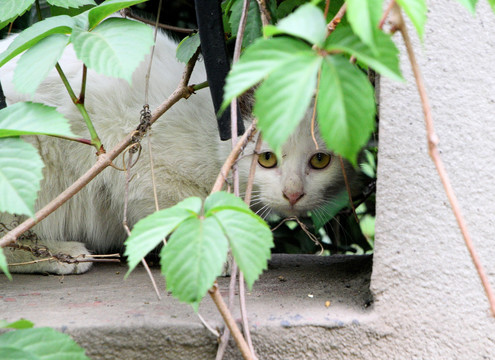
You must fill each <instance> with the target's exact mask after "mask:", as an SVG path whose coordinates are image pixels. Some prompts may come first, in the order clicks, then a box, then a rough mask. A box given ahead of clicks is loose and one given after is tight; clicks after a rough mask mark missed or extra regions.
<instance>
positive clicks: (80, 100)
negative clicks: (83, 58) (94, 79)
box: [77, 64, 88, 104]
mask: <svg viewBox="0 0 495 360" xmlns="http://www.w3.org/2000/svg"><path fill="white" fill-rule="evenodd" d="M87 77H88V68H87V66H86V64H83V71H82V80H81V92H80V93H79V98H78V99H77V102H78V103H79V104H84V101H85V100H86V80H87Z"/></svg>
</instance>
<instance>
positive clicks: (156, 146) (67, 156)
mask: <svg viewBox="0 0 495 360" xmlns="http://www.w3.org/2000/svg"><path fill="white" fill-rule="evenodd" d="M10 41H11V39H10V40H4V41H2V42H0V51H3V50H4V49H5V48H6V47H7V45H8V43H10ZM175 49H176V44H175V43H174V42H173V41H171V40H170V39H168V38H167V37H166V36H165V35H163V34H159V35H158V39H157V44H156V50H155V55H154V59H153V66H152V71H151V80H150V88H149V94H150V95H149V97H150V98H149V104H150V109H154V108H155V107H156V106H157V105H159V104H160V103H161V102H162V101H163V100H164V99H165V98H167V97H168V96H169V95H170V94H171V93H172V92H173V90H174V89H175V88H176V86H177V84H178V82H179V80H180V77H181V75H182V71H183V68H184V65H183V64H181V63H179V62H178V61H177V60H176V58H175ZM148 61H149V57H146V59H145V61H143V63H141V65H140V66H139V67H138V69H137V70H136V71H135V73H134V75H133V82H132V86H129V85H128V84H127V83H126V82H125V81H124V80H119V79H113V78H109V77H105V76H102V75H99V74H96V73H94V72H93V71H91V70H89V71H88V82H87V91H86V94H87V95H86V102H85V104H86V108H87V110H88V113H89V115H90V117H91V119H92V121H93V123H94V125H95V128H96V129H97V131H98V135H99V136H100V138H101V140H102V142H103V144H104V146H105V148H106V149H111V148H112V147H113V146H114V145H116V144H117V143H118V142H119V141H120V140H121V139H122V138H123V137H124V136H125V135H126V134H128V133H129V132H131V131H132V130H134V129H135V128H136V126H137V124H138V123H139V115H140V111H141V109H142V106H143V103H144V88H145V73H146V70H147V64H148ZM60 64H61V67H62V69H63V70H64V72H65V74H66V76H67V78H68V80H69V82H70V83H71V85H72V87H73V89H74V91H75V92H76V93H78V92H79V89H80V84H81V77H82V64H81V63H80V61H79V60H77V59H76V57H75V54H74V51H73V49H72V48H71V47H69V48H67V49H66V51H65V53H64V56H63V58H62V59H61V61H60ZM14 68H15V61H11V62H10V63H8V64H6V65H5V66H4V67H2V68H0V81H1V84H2V86H3V89H4V92H5V94H6V97H7V103H8V104H13V103H15V102H18V101H26V100H32V101H36V102H42V103H45V104H48V105H52V106H55V107H57V108H58V110H59V111H60V112H62V113H63V114H65V116H66V117H67V118H68V119H69V120H70V122H71V127H72V130H73V132H74V133H75V134H77V135H78V136H82V137H85V138H89V133H88V131H87V130H86V127H85V124H84V121H83V120H82V117H81V115H80V114H79V112H78V110H77V109H76V107H75V106H74V105H73V104H72V102H71V100H70V98H69V95H67V93H66V91H65V88H64V87H63V85H62V82H61V80H60V78H59V76H58V74H57V73H56V72H55V71H53V72H51V73H50V74H49V76H48V77H47V79H46V80H45V81H44V82H43V83H42V84H41V86H40V87H39V89H38V91H37V93H36V95H35V96H34V98H33V99H30V98H29V97H28V96H25V95H21V94H19V93H17V92H16V91H15V89H14V87H13V84H12V76H13V71H14ZM205 80H206V75H205V70H204V66H203V63H202V62H199V63H197V64H196V67H195V70H194V72H193V75H192V78H191V81H190V83H193V84H194V83H200V82H203V81H205ZM308 121H309V120H308V119H306V120H305V121H303V122H302V124H301V126H299V128H298V129H297V131H296V132H295V134H294V135H293V136H292V137H291V138H290V140H289V141H288V142H287V144H286V145H285V146H284V147H283V151H282V153H283V159H282V161H281V165H280V166H279V167H277V168H274V169H265V168H263V167H261V166H258V168H257V172H256V177H255V185H256V187H255V194H256V195H255V197H256V196H257V197H258V199H259V200H261V201H262V203H261V204H259V205H257V207H258V208H261V207H262V206H263V205H264V204H267V205H268V206H269V207H270V208H271V209H273V210H274V211H275V212H278V213H281V214H283V215H303V214H305V213H306V212H307V211H308V210H311V209H314V208H315V207H318V206H320V205H321V204H322V203H324V202H325V201H327V200H328V199H329V197H331V196H333V195H335V192H336V189H339V190H340V189H342V186H343V185H342V184H343V183H342V176H341V170H340V165H339V164H338V161H336V160H337V159H336V158H335V159H332V162H331V164H330V166H328V167H327V168H326V169H324V170H314V169H312V168H311V167H310V166H309V159H310V158H311V156H312V155H313V154H315V153H316V152H317V150H316V148H315V145H314V143H313V141H312V139H311V136H310V133H309V126H308V124H309V122H308ZM26 140H28V141H30V142H31V143H33V144H34V145H36V146H37V147H38V149H39V151H40V154H41V156H42V158H43V160H44V163H45V168H44V172H43V174H44V180H43V182H42V186H41V191H40V193H39V198H38V201H37V205H36V208H41V207H42V206H43V205H45V204H46V203H48V202H49V201H50V200H52V199H53V198H54V197H55V196H56V195H58V194H59V193H60V192H62V191H63V190H64V189H65V188H67V187H68V186H69V185H70V184H71V183H73V182H74V181H75V180H76V179H77V178H78V177H79V176H80V175H82V174H83V173H84V172H85V171H86V170H87V169H88V168H89V167H90V166H91V165H92V164H93V163H94V162H95V160H96V157H95V149H94V148H93V147H90V146H87V145H83V144H79V143H76V142H71V141H66V140H61V139H57V138H52V137H46V136H43V137H42V136H40V137H29V138H28V137H26ZM151 142H152V149H153V150H152V152H153V156H154V163H155V173H156V179H157V186H158V197H159V203H160V207H161V208H166V207H169V206H172V205H174V204H176V203H177V202H178V201H180V200H182V199H184V198H186V197H189V196H200V197H205V196H207V195H208V193H209V191H210V190H211V187H212V185H213V182H214V180H215V179H216V176H217V174H218V172H219V169H220V166H221V164H222V163H223V161H224V159H225V158H226V156H227V154H228V152H229V149H230V142H224V143H222V142H221V141H220V140H219V137H218V131H217V125H216V119H215V114H214V110H213V105H212V102H211V98H210V94H209V91H208V90H200V91H198V92H197V94H194V95H192V96H191V97H190V98H189V99H187V100H181V101H180V102H179V103H177V104H176V105H175V106H173V107H172V108H171V109H170V110H169V111H168V112H167V113H166V114H165V115H164V116H163V117H162V118H160V119H159V120H158V121H157V122H156V123H155V124H154V125H153V127H152V132H151ZM253 147H254V144H250V145H249V147H248V148H247V149H246V150H245V156H244V157H243V158H242V160H241V161H239V167H240V172H241V179H245V178H247V174H248V171H249V166H250V163H251V156H252V152H253ZM319 147H320V150H319V151H322V150H321V149H325V147H324V145H323V143H322V142H321V140H319ZM147 149H148V147H147V144H146V140H145V141H143V151H142V154H141V157H140V159H139V161H138V162H137V164H136V165H135V167H134V168H133V169H132V173H133V174H135V175H136V176H135V177H134V178H133V180H132V181H131V183H130V187H129V207H128V213H127V219H128V223H129V225H130V226H132V225H134V224H135V223H136V222H137V221H138V220H139V219H141V218H142V217H144V216H146V215H148V214H150V213H152V212H153V211H154V201H153V191H152V185H151V183H152V182H151V173H150V163H149V157H148V151H147ZM263 151H269V148H268V147H267V145H266V144H265V145H263ZM324 151H327V150H324ZM115 164H116V165H117V166H122V157H121V156H119V157H118V158H117V159H116V161H115ZM124 184H125V174H124V173H123V172H120V171H117V170H115V169H113V168H108V169H106V170H104V171H103V172H102V173H101V174H100V175H99V176H97V177H96V178H95V179H94V180H93V181H92V182H91V183H90V184H89V185H88V186H86V187H85V188H84V189H82V190H81V191H80V193H78V194H77V195H76V196H74V198H73V199H71V200H70V201H69V202H67V203H66V204H64V205H63V206H62V207H61V208H60V209H58V210H57V211H56V212H55V213H53V214H52V215H50V216H49V217H48V218H46V219H45V220H44V221H42V222H41V223H40V224H38V225H37V226H36V227H35V228H34V231H35V232H36V234H37V235H38V236H39V238H40V239H41V241H42V242H45V243H46V242H48V243H49V244H50V246H51V248H50V250H51V251H52V252H57V251H61V250H64V251H68V252H69V254H71V255H79V254H80V253H88V251H87V250H86V248H85V247H84V246H81V244H80V243H75V242H82V243H85V244H86V245H87V247H88V248H89V249H91V251H94V252H98V253H105V252H108V251H110V250H115V249H117V250H119V249H121V247H122V244H123V241H124V240H125V233H124V230H123V226H122V219H123V208H124ZM284 191H286V192H291V191H292V192H294V191H300V192H303V193H304V194H305V195H304V196H303V197H302V198H301V199H300V200H299V201H298V202H297V203H296V204H295V205H294V206H292V205H290V204H289V202H288V200H287V199H285V198H284V196H283V192H284ZM0 220H4V218H3V217H0ZM0 235H1V233H0ZM67 241H70V242H71V243H69V244H67V243H66V245H65V246H63V242H67ZM70 244H72V245H70ZM67 246H68V248H67ZM62 247H63V249H62ZM6 252H7V256H8V259H9V262H10V263H12V262H19V261H20V257H19V255H16V253H19V251H16V252H11V251H8V250H7V251H6ZM88 268H89V266H88V265H87V264H84V265H82V266H81V264H80V265H79V266H78V267H74V266H67V265H64V264H57V263H50V264H49V266H48V265H47V266H45V267H43V263H39V264H36V266H34V265H32V266H25V267H24V268H23V267H11V270H12V271H22V272H44V271H46V272H53V273H74V272H76V273H80V272H84V271H86V270H87V269H88Z"/></svg>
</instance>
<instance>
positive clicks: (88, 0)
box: [46, 0, 96, 9]
mask: <svg viewBox="0 0 495 360" xmlns="http://www.w3.org/2000/svg"><path fill="white" fill-rule="evenodd" d="M46 1H47V2H48V3H49V4H50V5H53V6H59V7H63V8H64V9H68V8H78V7H81V6H84V5H96V3H95V2H94V0H46Z"/></svg>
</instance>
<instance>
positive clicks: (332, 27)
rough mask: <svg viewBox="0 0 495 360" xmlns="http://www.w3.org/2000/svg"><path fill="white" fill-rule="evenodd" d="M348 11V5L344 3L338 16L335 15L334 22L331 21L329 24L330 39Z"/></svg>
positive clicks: (328, 33)
mask: <svg viewBox="0 0 495 360" xmlns="http://www.w3.org/2000/svg"><path fill="white" fill-rule="evenodd" d="M346 10H347V3H344V4H343V5H342V6H341V7H340V9H339V11H337V14H335V16H334V17H333V19H332V21H330V22H329V23H328V25H327V37H328V35H330V34H331V33H332V32H333V31H334V30H335V28H336V27H337V25H339V24H340V22H341V21H342V18H343V17H344V14H345V12H346Z"/></svg>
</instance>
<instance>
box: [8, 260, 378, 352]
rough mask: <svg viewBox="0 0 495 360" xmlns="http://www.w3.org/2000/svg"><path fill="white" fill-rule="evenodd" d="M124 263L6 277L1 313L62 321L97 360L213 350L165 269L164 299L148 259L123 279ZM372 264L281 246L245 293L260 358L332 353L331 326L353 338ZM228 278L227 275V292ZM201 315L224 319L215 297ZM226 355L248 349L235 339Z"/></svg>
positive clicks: (363, 318) (363, 312) (367, 298)
mask: <svg viewBox="0 0 495 360" xmlns="http://www.w3.org/2000/svg"><path fill="white" fill-rule="evenodd" d="M126 271H127V268H126V267H125V266H124V265H108V264H99V265H98V266H96V267H95V268H94V269H92V270H91V271H90V272H89V273H87V274H84V275H80V276H65V277H60V276H41V275H20V274H14V281H13V282H8V281H7V280H6V279H5V278H4V277H3V278H2V279H1V280H0V314H2V315H1V316H2V318H6V319H7V320H9V321H13V320H17V319H19V318H20V317H24V318H27V319H29V320H31V321H33V322H34V323H35V324H36V326H53V327H56V328H58V329H61V330H62V331H64V332H67V333H69V334H71V335H73V337H74V338H75V339H76V340H77V341H78V342H79V343H80V344H81V345H82V346H83V347H84V348H85V349H87V353H88V355H89V356H91V357H92V358H93V359H212V358H214V354H215V351H216V344H217V341H216V338H215V336H213V335H212V334H211V333H209V332H208V331H207V330H206V329H205V328H204V327H203V325H202V324H201V323H200V321H199V319H198V317H197V316H196V315H195V313H194V311H193V310H192V308H191V307H190V306H188V305H184V304H181V303H179V302H178V301H177V300H175V299H174V298H172V296H170V295H167V294H166V293H165V291H164V281H163V280H162V278H161V277H160V275H159V269H153V273H154V275H155V278H156V279H157V281H158V284H159V286H160V288H161V290H162V292H163V293H164V294H165V296H164V298H163V299H162V300H158V299H157V297H156V295H155V293H154V292H153V289H152V288H151V284H150V281H149V280H148V278H147V275H146V273H145V271H144V269H143V268H138V269H137V270H136V271H134V272H133V273H132V274H131V275H130V276H129V277H128V279H127V280H123V276H124V274H125V272H126ZM370 271H371V257H369V256H363V257H359V256H357V257H343V256H337V257H316V256H304V255H303V256H290V255H275V256H274V258H273V260H272V261H271V263H270V270H269V271H267V272H265V273H264V274H263V275H262V277H261V279H260V280H259V282H257V283H256V285H255V287H254V288H253V290H252V291H251V292H249V293H248V295H247V304H248V310H249V318H250V325H251V327H252V331H253V341H254V343H255V346H256V348H257V350H258V351H259V354H260V358H261V359H314V358H322V357H321V356H323V358H325V356H326V355H328V356H330V354H331V353H339V352H340V350H339V346H338V343H336V342H335V339H332V336H333V335H332V334H333V333H336V334H339V335H338V338H340V339H341V338H346V339H348V341H349V343H353V342H356V341H359V340H360V338H361V332H362V329H361V328H362V327H363V325H362V324H361V323H362V322H364V323H366V322H367V321H368V317H369V315H368V313H369V307H370V305H371V294H370V292H369V279H370ZM228 282H229V279H228V278H221V279H219V285H220V290H221V293H222V294H223V295H225V297H227V287H228ZM326 301H329V302H330V305H329V306H328V307H327V306H326V304H325V303H326ZM200 314H201V315H202V316H203V317H204V318H205V319H207V321H208V322H209V323H210V324H211V325H212V326H213V327H221V321H220V320H221V319H220V317H219V315H218V314H217V312H216V309H215V308H214V305H213V303H212V301H211V300H210V299H209V298H206V299H205V300H203V302H202V304H201V306H200ZM237 315H238V314H237ZM355 328H358V329H359V331H356V329H355ZM346 329H350V330H351V331H349V333H347V332H348V331H347V330H346ZM227 358H230V359H238V358H240V354H239V353H238V351H237V349H236V348H235V347H231V348H230V349H229V356H228V357H227ZM335 358H339V357H338V356H336V357H335Z"/></svg>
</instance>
